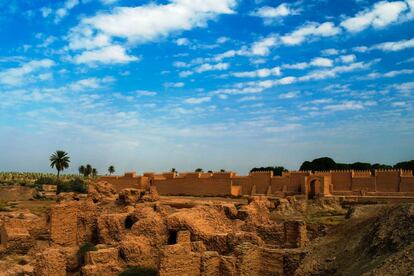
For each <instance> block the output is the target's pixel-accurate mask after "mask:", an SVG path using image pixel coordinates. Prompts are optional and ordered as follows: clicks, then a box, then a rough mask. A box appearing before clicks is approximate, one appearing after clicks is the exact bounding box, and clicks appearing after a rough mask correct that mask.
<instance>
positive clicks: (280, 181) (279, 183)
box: [270, 176, 290, 193]
mask: <svg viewBox="0 0 414 276" xmlns="http://www.w3.org/2000/svg"><path fill="white" fill-rule="evenodd" d="M289 184H290V177H288V176H274V177H272V179H271V182H270V185H271V188H272V193H276V192H283V188H284V187H286V189H287V188H288V187H289Z"/></svg>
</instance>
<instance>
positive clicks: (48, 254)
mask: <svg viewBox="0 0 414 276" xmlns="http://www.w3.org/2000/svg"><path fill="white" fill-rule="evenodd" d="M34 275H35V276H49V275H50V276H52V275H53V276H66V259H65V257H64V255H63V254H62V252H61V251H60V250H59V249H57V248H48V249H46V250H44V251H43V252H41V253H38V254H37V255H36V261H35V266H34Z"/></svg>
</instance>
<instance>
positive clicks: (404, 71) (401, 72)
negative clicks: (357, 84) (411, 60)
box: [361, 69, 414, 79]
mask: <svg viewBox="0 0 414 276" xmlns="http://www.w3.org/2000/svg"><path fill="white" fill-rule="evenodd" d="M410 74H414V70H413V69H401V70H394V71H389V72H387V73H377V72H374V73H370V74H368V75H367V76H366V77H362V78H361V79H378V78H393V77H396V76H399V75H410Z"/></svg>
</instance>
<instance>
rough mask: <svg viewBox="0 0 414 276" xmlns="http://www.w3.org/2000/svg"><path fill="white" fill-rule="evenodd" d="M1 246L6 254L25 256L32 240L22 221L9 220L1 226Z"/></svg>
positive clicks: (31, 244)
mask: <svg viewBox="0 0 414 276" xmlns="http://www.w3.org/2000/svg"><path fill="white" fill-rule="evenodd" d="M0 235H1V244H2V245H3V246H4V248H5V249H6V251H7V252H8V253H17V254H26V253H27V252H28V251H29V249H30V248H31V247H32V246H33V240H32V238H31V237H30V234H29V231H28V230H27V228H26V226H25V225H24V223H23V221H21V220H19V219H9V220H7V221H5V222H4V223H3V224H2V225H1V230H0Z"/></svg>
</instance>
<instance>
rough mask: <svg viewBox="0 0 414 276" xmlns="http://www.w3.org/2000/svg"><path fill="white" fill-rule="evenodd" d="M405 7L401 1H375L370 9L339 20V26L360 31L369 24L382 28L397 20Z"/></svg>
mask: <svg viewBox="0 0 414 276" xmlns="http://www.w3.org/2000/svg"><path fill="white" fill-rule="evenodd" d="M407 8H408V7H407V4H406V3H405V2H403V1H394V2H388V1H381V2H378V3H376V4H375V5H374V6H373V7H372V9H366V10H364V11H362V12H359V13H358V14H356V15H355V16H354V17H351V18H348V19H345V20H344V21H342V22H341V26H342V27H344V28H345V29H346V30H347V31H349V32H360V31H363V30H365V29H367V28H369V27H371V26H372V27H374V28H384V27H386V26H388V25H389V24H392V23H395V22H397V21H398V20H399V19H400V18H401V15H402V14H403V12H404V11H406V10H407Z"/></svg>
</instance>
